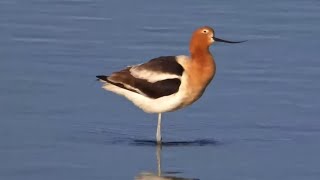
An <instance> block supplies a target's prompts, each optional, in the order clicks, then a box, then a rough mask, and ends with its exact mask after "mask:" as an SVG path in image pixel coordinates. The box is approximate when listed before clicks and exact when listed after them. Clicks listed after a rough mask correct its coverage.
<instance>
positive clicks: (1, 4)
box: [0, 0, 320, 180]
mask: <svg viewBox="0 0 320 180" xmlns="http://www.w3.org/2000/svg"><path fill="white" fill-rule="evenodd" d="M319 19H320V1H318V0H307V1H298V0H279V1H276V2H272V3H271V2H268V1H262V0H261V1H260V0H259V1H248V0H247V1H235V0H234V1H224V2H222V1H221V2H220V1H219V2H218V1H217V2H214V1H211V0H204V1H201V3H199V1H192V0H188V1H183V2H182V1H178V0H173V1H152V2H151V1H147V0H139V1H126V2H120V1H115V0H108V1H103V0H28V1H25V0H2V1H0V58H1V59H0V81H1V84H0V179H1V180H2V179H3V180H20V179H23V180H29V179H30V180H42V179H46V180H51V179H52V180H57V179H59V180H63V179H66V180H71V179H75V180H82V179H83V180H84V179H86V180H88V179H90V180H93V179H94V180H96V179H97V180H100V179H104V180H106V179H117V180H122V179H123V180H125V179H134V178H135V177H136V176H138V175H139V174H140V173H141V172H152V173H155V174H157V171H158V169H157V156H156V154H157V153H156V151H157V148H156V147H155V146H152V145H139V144H138V143H135V142H136V140H140V139H142V140H153V139H154V138H155V129H156V119H157V117H156V115H149V114H145V113H143V112H142V111H141V110H139V109H138V108H136V107H134V106H133V105H132V104H131V103H130V102H128V101H126V100H125V99H124V98H122V97H119V96H117V95H114V94H112V93H109V92H106V91H103V90H102V89H101V87H100V86H101V84H100V83H99V82H96V81H95V75H98V74H103V73H106V74H107V73H110V72H112V71H115V70H118V69H120V68H123V67H125V66H126V65H130V64H138V63H142V62H144V61H147V60H149V59H151V58H154V57H158V56H161V55H180V54H188V41H189V38H190V34H191V32H192V31H193V30H194V29H196V28H197V27H199V26H202V25H210V26H212V27H213V28H214V29H215V31H216V36H217V37H219V38H224V39H228V40H249V41H248V42H246V43H242V44H236V45H230V44H222V43H221V44H215V45H213V46H212V47H211V52H212V53H213V54H214V56H215V59H216V62H217V74H216V77H215V79H214V80H213V82H212V83H211V84H210V86H209V87H208V89H207V90H206V92H205V94H204V96H203V97H202V98H201V100H199V101H198V102H196V103H195V104H194V105H192V106H190V107H188V108H186V109H183V110H180V111H177V112H173V113H166V114H164V115H163V123H164V124H163V138H164V140H165V141H168V142H170V141H194V142H209V143H205V144H204V145H203V146H200V144H199V143H198V144H197V143H195V144H192V143H191V144H188V145H182V146H164V147H162V150H161V163H162V166H161V171H162V174H164V175H165V174H167V175H168V174H169V175H171V176H175V177H184V178H198V179H219V180H230V179H235V180H236V179H259V180H264V179H265V180H269V179H281V180H301V179H304V180H318V179H320V169H319V167H320V156H319V152H320V143H319V139H320V121H319V117H320V111H319V109H320V96H319V92H320V83H319V82H320V81H319V77H320V61H319V55H320V53H319V47H320V38H319V32H320V23H319ZM210 142H214V143H210ZM170 172H171V173H170ZM173 172H174V173H173Z"/></svg>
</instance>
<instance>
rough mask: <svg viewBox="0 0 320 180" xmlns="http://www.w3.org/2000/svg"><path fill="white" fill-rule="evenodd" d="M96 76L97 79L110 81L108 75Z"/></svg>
mask: <svg viewBox="0 0 320 180" xmlns="http://www.w3.org/2000/svg"><path fill="white" fill-rule="evenodd" d="M96 77H97V78H98V79H97V81H102V82H108V77H109V76H105V75H98V76H96Z"/></svg>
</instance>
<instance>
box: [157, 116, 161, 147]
mask: <svg viewBox="0 0 320 180" xmlns="http://www.w3.org/2000/svg"><path fill="white" fill-rule="evenodd" d="M161 140H162V138H161V113H159V114H158V126H157V144H161Z"/></svg>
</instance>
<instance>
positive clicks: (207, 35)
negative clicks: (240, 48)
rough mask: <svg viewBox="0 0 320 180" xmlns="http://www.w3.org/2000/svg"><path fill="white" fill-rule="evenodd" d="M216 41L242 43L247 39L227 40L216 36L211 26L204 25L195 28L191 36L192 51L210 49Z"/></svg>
mask: <svg viewBox="0 0 320 180" xmlns="http://www.w3.org/2000/svg"><path fill="white" fill-rule="evenodd" d="M215 41H218V42H224V43H242V42H245V41H227V40H223V39H219V38H217V37H215V33H214V30H213V29H212V28H211V27H209V26H203V27H200V28H198V29H197V30H195V31H194V32H193V34H192V36H191V41H190V52H191V54H192V53H194V52H196V51H208V50H209V46H210V45H211V44H212V43H214V42H215Z"/></svg>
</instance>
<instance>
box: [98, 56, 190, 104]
mask: <svg viewBox="0 0 320 180" xmlns="http://www.w3.org/2000/svg"><path fill="white" fill-rule="evenodd" d="M183 71H184V69H183V67H182V66H181V65H180V64H179V63H178V62H177V60H176V56H161V57H158V58H155V59H152V60H150V61H148V62H147V63H144V64H140V65H135V66H130V67H127V68H126V69H123V70H121V71H118V72H115V73H112V74H111V75H110V76H104V75H101V76H97V78H98V79H100V80H103V81H106V82H108V83H110V84H113V85H115V86H118V87H119V88H123V89H127V90H129V91H132V92H135V93H139V94H141V95H144V96H147V97H149V98H154V99H156V98H160V97H163V96H168V95H171V94H174V93H176V92H177V91H178V90H179V87H180V84H181V76H182V74H183Z"/></svg>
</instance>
